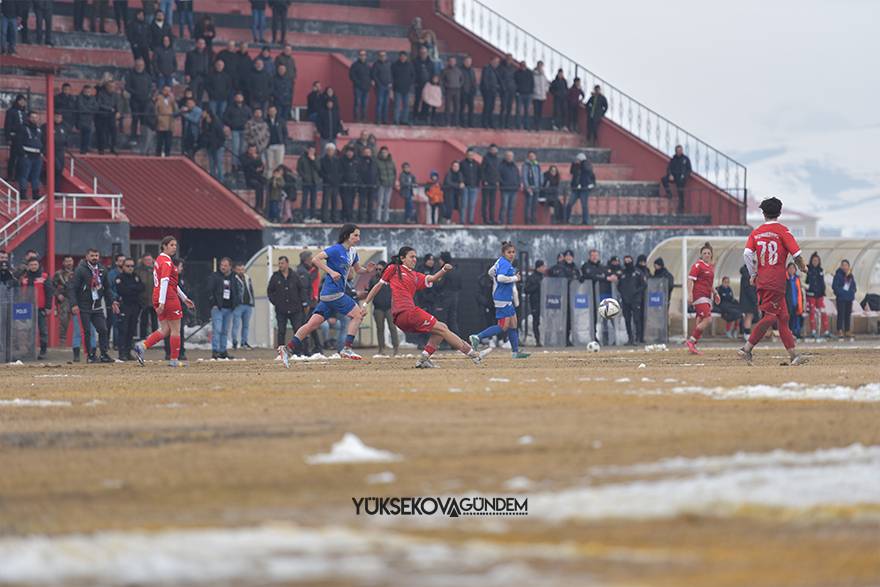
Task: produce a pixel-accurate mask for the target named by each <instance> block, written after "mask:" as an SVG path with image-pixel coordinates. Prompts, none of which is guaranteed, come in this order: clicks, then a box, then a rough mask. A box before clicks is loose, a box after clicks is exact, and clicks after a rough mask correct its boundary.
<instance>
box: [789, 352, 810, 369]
mask: <svg viewBox="0 0 880 587" xmlns="http://www.w3.org/2000/svg"><path fill="white" fill-rule="evenodd" d="M807 362H809V359H808V358H807V357H805V356H804V355H795V356H794V357H793V358H792V359H791V362H790V363H789V365H791V366H792V367H797V366H798V365H804V364H806V363H807Z"/></svg>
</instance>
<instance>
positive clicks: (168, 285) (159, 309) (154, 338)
mask: <svg viewBox="0 0 880 587" xmlns="http://www.w3.org/2000/svg"><path fill="white" fill-rule="evenodd" d="M159 249H160V250H161V251H162V252H161V253H160V254H159V256H158V257H156V262H155V263H154V264H153V308H154V309H155V310H156V316H158V318H159V329H158V330H157V331H155V332H154V333H152V334H151V335H150V336H148V337H147V340H145V341H144V342H139V343H137V344H136V345H135V346H134V353H135V356H136V357H137V360H138V363H140V364H141V367H143V366H144V351H145V350H146V349H148V348H150V347H152V346H155V345H157V344H159V343H160V342H161V341H163V340H164V339H165V337H166V336H167V337H168V338H169V339H170V342H171V361H169V363H168V365H169V366H171V367H177V366H178V365H179V363H178V361H177V359H178V358H179V357H180V320H181V319H182V318H183V307H182V306H181V305H180V304H181V302H183V303H184V304H186V307H187V308H189V309H190V310H194V309H195V307H196V305H195V304H194V303H193V301H192V300H190V299H189V298H188V297H186V294H185V293H183V290H182V289H180V287H179V286H178V285H177V266H176V265H175V264H174V261H173V259H172V258H173V257H174V255H175V254H177V239H176V238H174V237H173V236H166V237H165V238H163V239H162V243H161V244H160V245H159Z"/></svg>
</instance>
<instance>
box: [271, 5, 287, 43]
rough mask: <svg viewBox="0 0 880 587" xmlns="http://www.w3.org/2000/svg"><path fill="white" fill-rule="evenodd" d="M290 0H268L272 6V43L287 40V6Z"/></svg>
mask: <svg viewBox="0 0 880 587" xmlns="http://www.w3.org/2000/svg"><path fill="white" fill-rule="evenodd" d="M290 2H291V0H269V6H270V7H271V8H272V44H273V45H274V44H275V43H281V44H282V45H283V44H284V43H286V42H287V8H288V7H289V6H290Z"/></svg>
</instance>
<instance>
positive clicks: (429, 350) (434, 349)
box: [425, 344, 437, 357]
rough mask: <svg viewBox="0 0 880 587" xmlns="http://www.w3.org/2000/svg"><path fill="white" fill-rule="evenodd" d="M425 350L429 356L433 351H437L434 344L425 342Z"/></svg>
mask: <svg viewBox="0 0 880 587" xmlns="http://www.w3.org/2000/svg"><path fill="white" fill-rule="evenodd" d="M425 352H426V353H428V356H429V357H430V356H431V355H433V354H434V353H435V352H437V348H436V347H435V346H434V345H430V344H426V345H425Z"/></svg>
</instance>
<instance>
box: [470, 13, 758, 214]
mask: <svg viewBox="0 0 880 587" xmlns="http://www.w3.org/2000/svg"><path fill="white" fill-rule="evenodd" d="M453 18H454V20H455V22H457V23H458V24H459V25H461V26H463V27H464V28H466V29H468V30H469V31H471V32H472V33H474V34H475V35H477V36H479V37H480V38H482V39H483V40H485V41H486V42H488V43H490V44H492V45H494V46H495V47H496V48H498V49H500V50H501V51H502V52H504V53H510V54H511V55H513V56H514V57H515V58H516V59H517V60H520V61H526V62H528V63H529V64H530V65H531V66H534V64H535V63H537V62H538V61H543V62H544V69H545V71H546V72H547V76H548V77H549V78H550V79H552V78H553V77H555V76H556V71H557V70H559V69H561V70H562V71H563V72H564V73H565V76H566V79H568V81H569V83H571V82H572V80H573V79H574V78H576V77H579V78H581V83H582V87H583V88H584V92H585V93H586V94H589V92H590V89H591V88H593V86H595V85H600V86H602V89H603V93H604V94H605V97H606V98H607V99H608V112H606V116H607V117H608V118H609V119H610V120H612V121H613V122H615V123H616V124H618V125H620V126H621V127H622V128H624V129H625V130H626V131H628V132H629V133H631V134H633V135H635V136H636V137H638V138H639V139H641V140H642V141H644V142H645V143H647V144H649V145H650V146H652V147H654V148H655V149H657V150H659V151H662V152H663V153H668V154H670V155H671V154H672V152H673V150H674V148H675V145H682V146H683V147H684V151H685V153H686V154H687V155H688V157H690V159H691V164H692V166H693V170H694V172H695V173H697V174H698V175H700V176H702V177H703V178H705V179H706V180H707V181H709V182H711V183H712V184H714V185H715V186H716V187H718V188H720V189H721V190H723V191H725V192H727V193H728V194H730V195H731V196H733V197H734V198H736V199H738V200H740V201H742V202H743V205H745V198H746V179H747V177H746V167H745V165H743V164H741V163H739V162H738V161H736V160H735V159H733V158H732V157H730V156H728V155H725V154H724V153H722V152H721V151H719V150H718V149H716V148H715V147H712V146H711V145H709V144H708V143H706V142H705V141H703V140H701V139H699V138H697V137H696V136H694V135H692V134H691V133H689V132H688V131H686V130H684V129H683V128H681V127H680V126H678V125H677V124H675V123H673V122H671V121H669V120H667V119H666V118H664V117H663V116H661V115H660V114H658V113H657V112H654V111H653V110H651V109H650V108H648V107H647V106H645V105H644V104H642V103H641V102H639V101H638V100H636V99H634V98H632V97H631V96H629V95H628V94H626V93H625V92H623V91H621V90H620V89H618V88H617V87H615V86H614V85H612V84H610V83H608V81H607V80H605V79H604V78H602V77H600V76H598V75H596V74H594V73H593V72H591V71H590V70H588V69H587V68H586V67H584V66H582V65H580V64H578V63H577V62H576V61H575V60H574V59H571V58H570V57H568V56H567V55H564V54H563V53H560V52H559V51H557V50H556V49H554V48H553V47H551V46H550V45H548V44H546V43H544V42H543V41H541V40H539V39H538V38H536V37H535V36H533V35H531V34H530V33H528V32H526V31H525V30H523V29H522V28H521V27H519V26H517V25H516V24H514V23H512V22H511V21H509V20H508V19H506V18H505V17H503V16H502V15H500V14H498V13H497V12H495V11H494V10H492V9H491V8H489V7H488V6H486V5H484V4H483V3H481V2H479V1H478V0H454V6H453Z"/></svg>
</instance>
